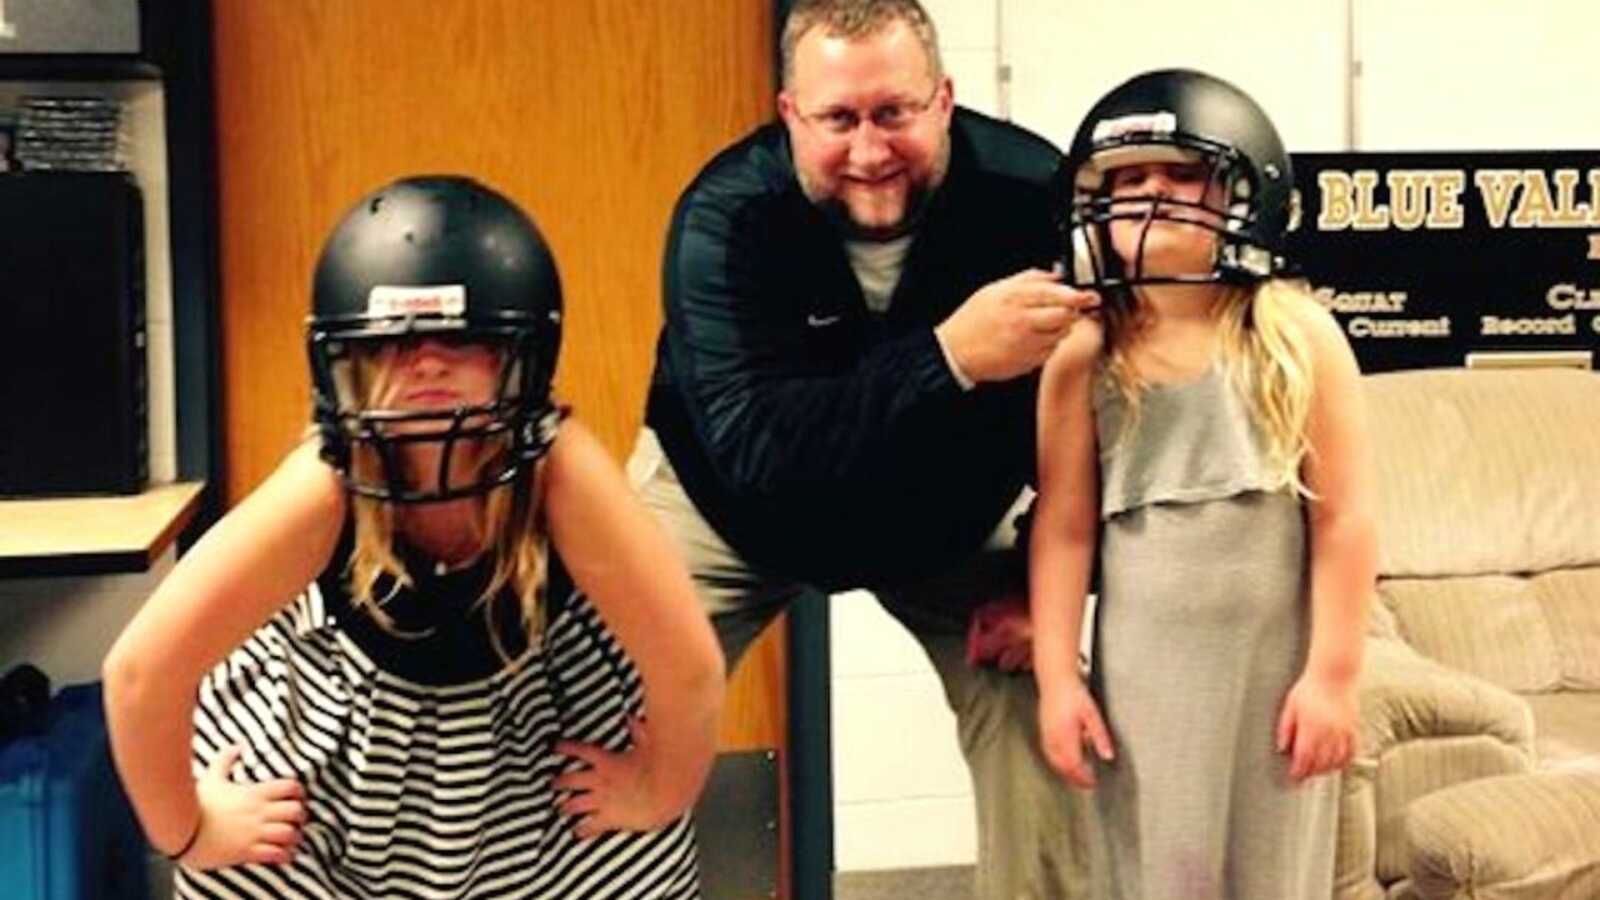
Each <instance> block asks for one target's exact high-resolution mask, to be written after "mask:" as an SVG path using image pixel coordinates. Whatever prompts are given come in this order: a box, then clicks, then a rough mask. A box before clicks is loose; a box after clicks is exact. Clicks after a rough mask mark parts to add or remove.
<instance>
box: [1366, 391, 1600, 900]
mask: <svg viewBox="0 0 1600 900" xmlns="http://www.w3.org/2000/svg"><path fill="white" fill-rule="evenodd" d="M1365 389H1366V391H1367V401H1368V408H1369V413H1370V416H1371V423H1372V431H1373V438H1374V444H1375V451H1376V457H1377V459H1376V462H1377V471H1378V484H1377V487H1378V509H1377V514H1378V515H1377V517H1378V541H1379V553H1378V557H1379V565H1378V570H1379V580H1378V602H1377V603H1376V604H1375V605H1374V606H1375V608H1374V615H1373V622H1372V628H1371V631H1372V635H1371V637H1370V638H1369V642H1368V649H1367V666H1366V670H1365V674H1364V676H1363V683H1362V692H1361V701H1362V734H1361V741H1362V746H1361V751H1360V754H1359V756H1358V758H1357V760H1356V762H1355V763H1354V764H1353V765H1352V767H1351V770H1350V771H1349V773H1348V774H1347V776H1346V778H1345V792H1344V797H1343V799H1342V803H1343V806H1342V809H1341V816H1340V819H1341V821H1340V846H1339V859H1338V863H1337V866H1338V868H1337V887H1336V889H1335V896H1336V898H1338V900H1373V898H1385V897H1386V898H1395V900H1398V898H1430V900H1431V898H1474V900H1491V898H1493V900H1510V898H1517V900H1523V898H1529V900H1531V898H1571V900H1595V898H1600V374H1595V373H1591V372H1582V371H1576V370H1570V369H1542V370H1498V371H1467V370H1460V369H1438V370H1428V371H1418V372H1405V373H1390V374H1383V375H1372V376H1368V377H1367V378H1366V379H1365Z"/></svg>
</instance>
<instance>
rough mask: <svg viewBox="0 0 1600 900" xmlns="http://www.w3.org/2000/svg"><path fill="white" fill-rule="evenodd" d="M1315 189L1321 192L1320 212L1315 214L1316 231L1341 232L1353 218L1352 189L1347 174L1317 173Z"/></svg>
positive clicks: (1337, 172) (1333, 172)
mask: <svg viewBox="0 0 1600 900" xmlns="http://www.w3.org/2000/svg"><path fill="white" fill-rule="evenodd" d="M1317 188H1318V189H1319V190H1320V191H1321V192H1322V211H1321V212H1319V213H1317V230H1318V231H1343V230H1345V229H1346V228H1349V227H1350V221H1351V220H1352V219H1354V218H1355V201H1354V200H1353V199H1352V198H1351V194H1352V192H1353V190H1354V187H1353V185H1352V183H1351V181H1350V176H1349V174H1347V173H1345V172H1340V171H1336V170H1332V169H1330V170H1326V171H1322V172H1318V173H1317Z"/></svg>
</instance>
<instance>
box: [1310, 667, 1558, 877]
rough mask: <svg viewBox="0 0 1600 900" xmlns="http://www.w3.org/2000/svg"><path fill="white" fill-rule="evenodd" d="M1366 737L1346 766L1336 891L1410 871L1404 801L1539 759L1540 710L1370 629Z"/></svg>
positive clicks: (1521, 768)
mask: <svg viewBox="0 0 1600 900" xmlns="http://www.w3.org/2000/svg"><path fill="white" fill-rule="evenodd" d="M1366 657H1367V658H1366V665H1365V666H1364V667H1363V670H1362V676H1361V685H1360V698H1361V746H1360V749H1359V750H1358V752H1357V756H1356V759H1355V760H1354V761H1353V762H1352V763H1351V765H1350V768H1349V769H1348V770H1346V772H1345V774H1344V778H1345V782H1346V783H1345V785H1344V790H1343V796H1342V798H1341V801H1340V809H1339V818H1340V823H1339V846H1338V860H1337V864H1336V868H1335V883H1336V885H1337V888H1336V891H1335V896H1338V897H1340V898H1345V897H1349V898H1355V897H1366V896H1377V895H1378V894H1375V893H1374V892H1375V891H1376V890H1377V888H1378V885H1379V884H1380V883H1381V884H1388V883H1390V882H1393V881H1395V880H1397V879H1399V878H1400V877H1402V876H1403V875H1404V874H1405V870H1406V867H1407V860H1406V855H1405V843H1404V827H1405V811H1406V807H1407V806H1408V805H1409V804H1410V803H1411V801H1413V800H1415V799H1416V798H1418V797H1422V796H1425V795H1427V794H1429V793H1432V792H1433V791H1436V790H1439V789H1441V788H1445V787H1449V786H1450V785H1453V784H1457V783H1459V782H1462V781H1469V780H1472V779H1475V778H1482V777H1486V776H1490V775H1503V774H1512V773H1519V772H1526V771H1529V770H1531V769H1532V768H1533V764H1534V750H1533V713H1532V711H1531V710H1530V709H1529V707H1528V704H1527V703H1526V702H1525V701H1523V699H1522V698H1520V697H1518V696H1517V695H1516V694H1513V693H1511V692H1510V691H1508V690H1506V689H1504V688H1501V687H1499V686H1497V685H1494V684H1491V683H1489V682H1487V681H1484V680H1483V679H1481V678H1476V677H1474V676H1472V675H1468V674H1466V673H1464V672H1458V671H1456V670H1454V669H1451V668H1448V667H1446V666H1444V665H1441V664H1439V663H1437V662H1435V661H1433V660H1431V659H1428V658H1427V657H1425V656H1423V655H1422V654H1420V653H1418V652H1417V651H1416V650H1414V649H1413V648H1412V647H1411V646H1410V645H1408V644H1406V643H1405V642H1403V641H1401V640H1399V639H1397V638H1385V637H1369V638H1368V640H1367V646H1366Z"/></svg>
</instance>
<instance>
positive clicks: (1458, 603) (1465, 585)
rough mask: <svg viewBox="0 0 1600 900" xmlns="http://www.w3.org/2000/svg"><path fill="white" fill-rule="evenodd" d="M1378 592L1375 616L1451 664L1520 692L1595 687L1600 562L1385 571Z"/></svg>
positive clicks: (1599, 675) (1599, 680) (1599, 671)
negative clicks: (1527, 568)
mask: <svg viewBox="0 0 1600 900" xmlns="http://www.w3.org/2000/svg"><path fill="white" fill-rule="evenodd" d="M1378 598H1379V601H1380V602H1379V603H1378V604H1376V606H1375V607H1374V609H1375V611H1381V612H1375V615H1374V620H1375V621H1376V620H1378V619H1382V620H1384V622H1385V625H1384V626H1383V627H1384V629H1385V630H1388V629H1391V628H1392V630H1393V631H1394V633H1397V634H1398V635H1399V636H1400V637H1401V638H1402V639H1403V640H1405V641H1406V642H1407V643H1409V644H1410V645H1411V646H1413V647H1415V648H1416V649H1417V650H1418V651H1420V652H1421V653H1422V654H1423V655H1424V656H1427V657H1428V658H1430V659H1433V660H1436V661H1438V662H1441V663H1443V664H1445V665H1446V666H1449V667H1451V668H1453V669H1460V670H1461V671H1464V672H1470V673H1472V674H1474V675H1477V676H1478V677H1479V678H1483V679H1486V680H1488V681H1492V682H1494V683H1495V684H1498V685H1500V686H1501V687H1503V688H1506V689H1508V690H1513V691H1519V692H1523V693H1530V692H1546V691H1562V690H1566V691H1600V567H1594V566H1591V567H1586V568H1582V569H1558V570H1556V571H1553V572H1544V573H1540V574H1537V575H1533V576H1531V577H1522V576H1510V575H1481V576H1467V577H1454V578H1385V579H1380V580H1379V582H1378ZM1376 627H1377V626H1376V625H1374V626H1371V627H1370V628H1369V630H1371V628H1376Z"/></svg>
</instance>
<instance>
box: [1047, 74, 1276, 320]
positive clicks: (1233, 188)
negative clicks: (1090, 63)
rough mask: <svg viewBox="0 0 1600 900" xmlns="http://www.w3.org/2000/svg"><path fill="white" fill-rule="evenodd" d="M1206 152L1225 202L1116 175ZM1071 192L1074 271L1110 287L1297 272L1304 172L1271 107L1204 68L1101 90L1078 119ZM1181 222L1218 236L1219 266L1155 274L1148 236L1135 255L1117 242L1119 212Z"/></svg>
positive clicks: (1081, 280)
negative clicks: (1293, 241) (1137, 189)
mask: <svg viewBox="0 0 1600 900" xmlns="http://www.w3.org/2000/svg"><path fill="white" fill-rule="evenodd" d="M1154 162H1203V163H1206V164H1207V165H1208V166H1209V168H1210V172H1211V179H1212V183H1213V185H1214V186H1215V187H1218V188H1220V190H1219V191H1209V192H1208V194H1207V197H1208V198H1211V197H1212V196H1213V195H1218V196H1220V197H1221V198H1222V200H1221V206H1217V205H1213V204H1214V201H1212V202H1206V200H1204V199H1203V200H1202V202H1200V203H1187V202H1183V201H1179V200H1175V199H1172V198H1169V197H1158V196H1155V195H1149V196H1144V197H1119V198H1118V199H1117V202H1116V203H1115V204H1113V203H1112V200H1111V197H1110V192H1109V189H1108V183H1107V179H1106V174H1107V173H1108V172H1110V171H1111V170H1112V169H1116V168H1119V167H1121V166H1128V165H1135V164H1139V163H1154ZM1065 174H1066V178H1067V180H1068V182H1069V183H1068V184H1067V186H1066V193H1067V194H1068V195H1069V196H1070V198H1071V199H1070V206H1069V209H1068V215H1067V217H1066V221H1065V222H1064V225H1065V231H1066V235H1065V237H1066V241H1065V243H1066V247H1065V256H1066V260H1065V263H1064V268H1065V270H1066V276H1065V278H1066V280H1067V281H1068V283H1070V284H1073V285H1075V286H1078V287H1085V288H1092V289H1097V290H1098V289H1104V288H1116V287H1127V286H1131V285H1138V284H1175V283H1178V284H1181V283H1209V282H1229V283H1250V282H1255V281H1260V280H1263V279H1267V278H1272V277H1275V276H1277V275H1282V274H1287V273H1288V269H1289V266H1288V262H1287V261H1286V260H1285V258H1284V257H1283V236H1284V233H1285V231H1287V230H1288V229H1289V228H1290V227H1291V226H1290V221H1291V217H1292V216H1294V215H1295V213H1296V211H1295V209H1294V203H1295V197H1294V174H1293V171H1292V170H1291V168H1290V165H1289V156H1288V154H1287V153H1285V152H1284V149H1283V142H1282V140H1280V139H1279V137H1278V132H1277V129H1275V128H1274V127H1273V125H1272V122H1271V120H1270V119H1268V118H1267V114H1266V113H1265V112H1263V111H1262V109H1261V107H1260V106H1258V105H1257V104H1256V102H1255V101H1254V100H1252V99H1250V97H1249V96H1248V95H1246V94H1245V93H1244V92H1243V91H1241V90H1239V89H1238V88H1237V87H1234V86H1233V85H1231V84H1229V83H1228V82H1226V81H1223V80H1222V79H1220V78H1215V77H1213V76H1211V75H1207V74H1205V73H1203V72H1196V71H1191V70H1185V69H1164V70H1160V71H1155V72H1146V73H1145V74H1143V75H1138V76H1136V77H1134V78H1132V79H1130V80H1128V81H1126V82H1124V83H1123V84H1121V85H1120V86H1118V87H1116V88H1115V89H1113V90H1112V91H1111V92H1110V93H1108V94H1106V95H1105V96H1104V97H1103V98H1101V99H1100V101H1099V102H1098V103H1096V104H1095V105H1094V107H1093V108H1092V109H1091V110H1090V111H1089V114H1088V115H1087V116H1086V117H1085V118H1084V120H1083V123H1082V124H1081V125H1079V126H1078V132H1077V135H1076V136H1075V137H1074V138H1073V140H1072V149H1071V151H1070V152H1069V154H1068V158H1067V170H1066V173H1065ZM1117 219H1123V220H1135V221H1142V222H1144V223H1145V228H1146V229H1148V228H1149V224H1150V222H1152V221H1154V220H1156V219H1164V220H1168V221H1181V222H1184V223H1186V224H1189V225H1193V226H1195V227H1203V228H1207V229H1209V230H1211V231H1213V232H1215V233H1216V234H1217V236H1218V241H1217V253H1216V257H1215V260H1214V262H1213V265H1212V269H1211V271H1210V272H1207V273H1194V274H1183V275H1165V276H1162V275H1153V274H1149V273H1146V272H1145V271H1143V269H1144V244H1143V238H1141V240H1140V247H1139V252H1138V254H1137V255H1136V257H1135V258H1134V260H1133V261H1132V263H1131V265H1130V264H1124V262H1123V260H1122V259H1121V258H1120V257H1119V256H1118V254H1117V253H1116V252H1115V251H1114V250H1112V249H1111V241H1110V234H1109V231H1108V225H1109V223H1110V222H1112V221H1113V220H1117Z"/></svg>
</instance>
